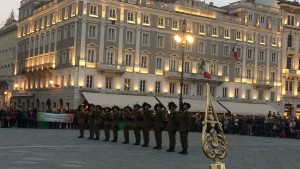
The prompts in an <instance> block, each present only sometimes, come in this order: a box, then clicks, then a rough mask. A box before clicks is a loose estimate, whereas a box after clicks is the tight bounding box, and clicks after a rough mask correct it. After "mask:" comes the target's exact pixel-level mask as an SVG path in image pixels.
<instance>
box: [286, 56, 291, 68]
mask: <svg viewBox="0 0 300 169" xmlns="http://www.w3.org/2000/svg"><path fill="white" fill-rule="evenodd" d="M286 68H287V69H292V58H291V57H287V58H286Z"/></svg>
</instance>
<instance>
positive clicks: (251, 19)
mask: <svg viewBox="0 0 300 169" xmlns="http://www.w3.org/2000/svg"><path fill="white" fill-rule="evenodd" d="M248 21H249V22H253V14H252V13H249V14H248Z"/></svg>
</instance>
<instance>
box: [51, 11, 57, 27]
mask: <svg viewBox="0 0 300 169" xmlns="http://www.w3.org/2000/svg"><path fill="white" fill-rule="evenodd" d="M56 17H57V13H56V12H54V13H53V14H52V25H54V24H55V23H56Z"/></svg>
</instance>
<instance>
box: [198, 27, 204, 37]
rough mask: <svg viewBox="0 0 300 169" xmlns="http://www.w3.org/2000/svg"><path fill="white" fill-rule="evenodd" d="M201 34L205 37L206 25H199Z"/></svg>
mask: <svg viewBox="0 0 300 169" xmlns="http://www.w3.org/2000/svg"><path fill="white" fill-rule="evenodd" d="M199 34H200V35H205V25H199Z"/></svg>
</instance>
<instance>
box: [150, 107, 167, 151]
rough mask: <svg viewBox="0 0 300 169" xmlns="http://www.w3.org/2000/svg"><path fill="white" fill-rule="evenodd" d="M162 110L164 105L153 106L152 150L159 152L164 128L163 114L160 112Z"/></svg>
mask: <svg viewBox="0 0 300 169" xmlns="http://www.w3.org/2000/svg"><path fill="white" fill-rule="evenodd" d="M163 108H164V105H162V104H161V103H158V104H156V105H155V106H154V111H155V114H154V117H153V118H154V134H155V141H156V146H155V147H154V148H153V149H157V150H160V149H161V143H162V139H161V138H162V136H161V133H162V129H163V126H164V120H165V112H164V111H163V110H162V109H163Z"/></svg>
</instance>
